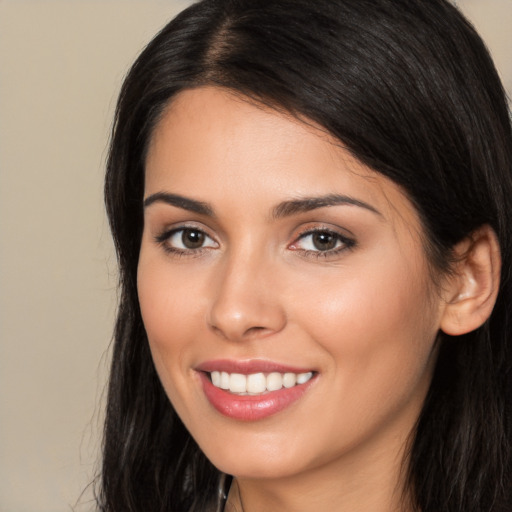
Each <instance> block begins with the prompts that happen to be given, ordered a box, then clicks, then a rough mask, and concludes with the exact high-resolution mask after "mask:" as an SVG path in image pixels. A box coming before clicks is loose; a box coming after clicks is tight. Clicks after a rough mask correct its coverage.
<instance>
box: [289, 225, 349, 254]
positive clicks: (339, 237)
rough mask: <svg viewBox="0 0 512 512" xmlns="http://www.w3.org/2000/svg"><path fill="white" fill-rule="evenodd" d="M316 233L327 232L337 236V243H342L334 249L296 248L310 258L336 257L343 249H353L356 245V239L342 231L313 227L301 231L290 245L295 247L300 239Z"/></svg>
mask: <svg viewBox="0 0 512 512" xmlns="http://www.w3.org/2000/svg"><path fill="white" fill-rule="evenodd" d="M315 234H325V235H329V236H332V237H334V238H335V240H336V243H338V242H339V243H340V244H341V245H340V246H339V247H334V248H333V249H327V250H325V251H321V250H311V249H294V250H298V251H302V252H303V254H304V256H306V257H308V258H317V259H318V258H329V257H335V256H337V255H339V254H340V253H342V252H343V251H346V250H350V249H353V248H354V247H355V246H356V241H355V240H354V239H352V238H348V237H346V236H344V235H342V234H341V233H338V232H337V231H334V230H333V229H330V228H322V227H318V228H313V229H307V230H305V231H304V232H303V233H301V234H300V235H299V236H298V237H297V238H296V241H295V242H293V243H292V244H291V245H290V247H293V246H294V245H296V244H297V243H298V242H299V241H300V240H304V239H305V238H307V237H309V236H311V237H312V236H314V235H315Z"/></svg>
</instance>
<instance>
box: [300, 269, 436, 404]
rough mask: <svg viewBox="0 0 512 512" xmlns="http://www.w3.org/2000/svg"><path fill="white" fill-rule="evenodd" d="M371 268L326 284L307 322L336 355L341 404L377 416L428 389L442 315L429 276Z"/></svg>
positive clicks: (311, 299) (307, 308) (308, 307)
mask: <svg viewBox="0 0 512 512" xmlns="http://www.w3.org/2000/svg"><path fill="white" fill-rule="evenodd" d="M369 269H371V267H366V271H365V273H361V274H360V275H357V274H355V273H354V274H352V275H351V276H349V277H344V278H342V279H340V280H339V281H338V282H336V281H334V280H331V281H329V282H326V283H324V286H322V287H321V290H322V294H321V295H322V300H319V297H318V296H317V297H315V296H311V295H309V296H308V298H307V301H308V303H307V304H305V303H303V304H302V309H303V312H304V313H303V314H302V315H301V316H302V318H303V322H304V323H303V327H304V329H305V330H307V331H308V332H309V333H310V336H311V337H313V338H314V339H315V340H316V342H317V343H318V344H319V345H321V346H322V347H323V349H324V351H325V352H326V353H327V354H328V356H329V359H330V371H331V372H332V374H333V375H334V378H335V379H336V383H337V384H336V386H337V387H338V389H339V390H340V395H341V396H342V399H343V400H350V401H353V402H354V403H357V404H358V406H359V407H361V406H363V407H367V410H368V411H371V413H373V412H375V413H377V412H378V410H379V409H380V408H381V407H382V404H383V403H389V402H392V401H395V402H396V404H399V403H400V402H401V401H403V400H404V399H405V398H406V396H407V395H408V394H409V393H414V392H416V391H418V389H419V388H418V386H420V388H421V390H424V389H425V386H428V382H429V381H430V369H431V366H432V364H431V363H432V362H433V357H432V350H433V346H434V341H435V338H436V333H437V323H436V322H437V315H436V310H435V308H434V306H433V305H432V302H431V300H430V293H431V291H430V287H429V286H428V284H426V283H424V282H423V283H422V282H421V277H418V276H424V275H425V272H426V270H425V272H423V270H421V271H418V269H417V268H414V267H411V268H407V265H397V266H396V267H393V266H391V265H389V266H386V265H382V267H376V268H374V269H373V271H372V272H370V271H369ZM422 392H423V391H420V392H419V394H421V393H422ZM363 404H364V405H363ZM374 406H375V407H374Z"/></svg>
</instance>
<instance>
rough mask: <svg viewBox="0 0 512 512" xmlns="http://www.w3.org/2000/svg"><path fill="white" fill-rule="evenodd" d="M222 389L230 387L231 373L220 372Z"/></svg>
mask: <svg viewBox="0 0 512 512" xmlns="http://www.w3.org/2000/svg"><path fill="white" fill-rule="evenodd" d="M219 387H220V388H221V389H229V373H227V372H221V373H220V386H219Z"/></svg>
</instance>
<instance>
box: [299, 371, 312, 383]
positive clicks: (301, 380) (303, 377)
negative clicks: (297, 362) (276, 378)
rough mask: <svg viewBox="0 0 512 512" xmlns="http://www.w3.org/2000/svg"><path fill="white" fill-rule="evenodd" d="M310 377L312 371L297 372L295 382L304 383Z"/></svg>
mask: <svg viewBox="0 0 512 512" xmlns="http://www.w3.org/2000/svg"><path fill="white" fill-rule="evenodd" d="M311 377H313V372H308V373H299V375H297V384H304V383H305V382H307V381H308V380H309V379H311Z"/></svg>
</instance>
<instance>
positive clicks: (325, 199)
mask: <svg viewBox="0 0 512 512" xmlns="http://www.w3.org/2000/svg"><path fill="white" fill-rule="evenodd" d="M339 205H350V206H358V207H360V208H364V209H366V210H369V211H371V212H373V213H375V214H377V215H379V216H382V214H381V213H380V212H379V210H377V209H376V208H374V207H373V206H371V205H369V204H368V203H365V202H364V201H360V200H359V199H355V198H354V197H350V196H344V195H339V194H329V195H327V196H320V197H304V198H301V199H292V200H290V201H284V202H283V203H280V204H278V205H277V206H276V207H275V208H274V209H273V211H272V217H273V218H274V219H279V218H282V217H288V216H289V215H295V214H297V213H303V212H309V211H311V210H316V209H317V208H324V207H326V206H339Z"/></svg>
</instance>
